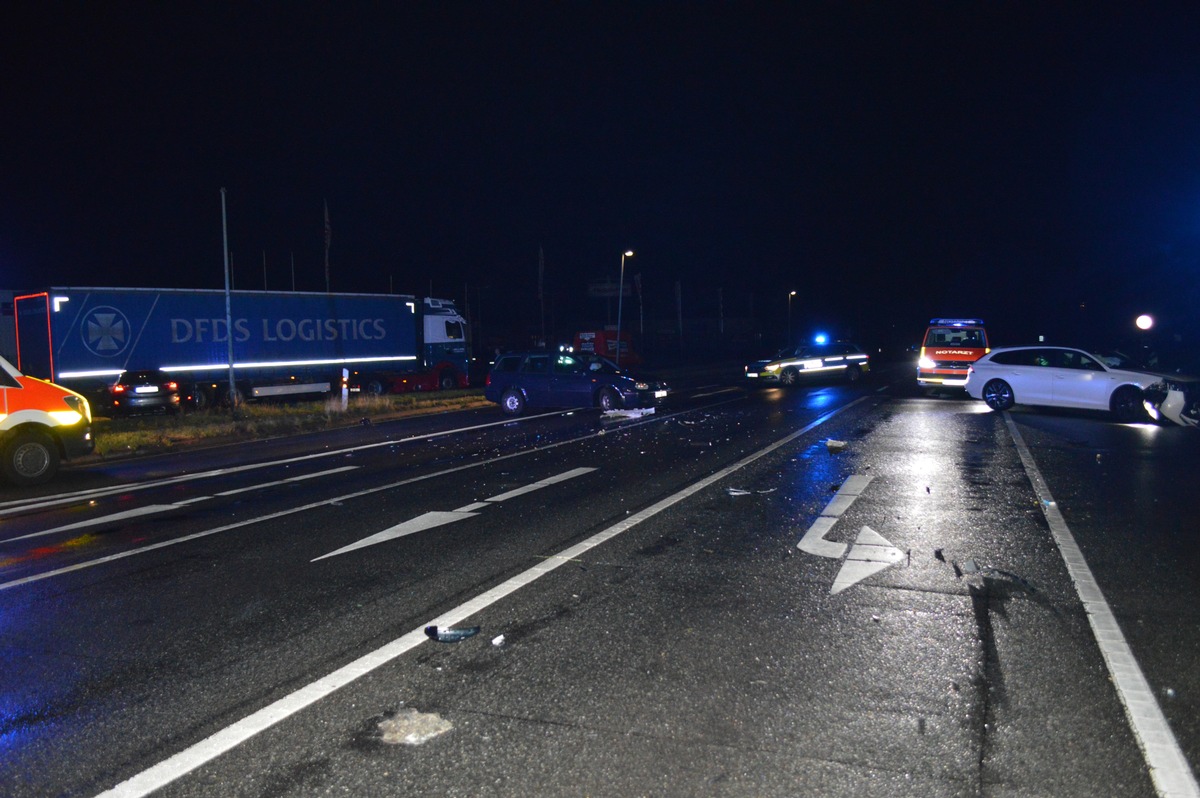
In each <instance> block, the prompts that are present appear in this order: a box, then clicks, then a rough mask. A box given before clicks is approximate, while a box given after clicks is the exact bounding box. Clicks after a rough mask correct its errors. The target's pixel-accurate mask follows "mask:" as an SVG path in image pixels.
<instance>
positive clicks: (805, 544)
mask: <svg viewBox="0 0 1200 798" xmlns="http://www.w3.org/2000/svg"><path fill="white" fill-rule="evenodd" d="M869 484H871V477H869V476H864V475H862V474H854V475H852V476H849V477H846V481H845V482H843V483H842V486H841V487H840V488H838V490H837V493H835V494H834V495H833V498H832V499H830V500H829V504H828V505H826V506H825V509H824V510H822V511H821V514H820V515H819V516H817V520H815V521H813V523H812V526H810V527H809V528H808V531H807V532H805V533H804V537H802V538H800V542H799V543H797V544H796V548H798V549H800V551H803V552H806V553H808V554H815V555H817V556H818V557H830V558H833V559H835V560H837V559H841V557H842V555H843V554H845V553H846V548H847V545H846V544H845V543H836V542H834V541H832V540H826V539H825V535H827V534H828V533H829V532H830V530H832V529H833V525H834V524H836V523H837V521H838V519H839V518H840V517H841V516H842V513H844V512H846V510H848V509H849V508H850V505H851V504H853V503H854V500H855V499H857V498H858V497H859V496H861V495H862V492H863V491H864V490H866V489H867V485H869Z"/></svg>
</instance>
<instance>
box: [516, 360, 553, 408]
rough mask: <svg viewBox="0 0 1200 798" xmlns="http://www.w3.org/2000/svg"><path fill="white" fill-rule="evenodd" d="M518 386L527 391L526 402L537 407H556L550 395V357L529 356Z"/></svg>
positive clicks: (523, 366)
mask: <svg viewBox="0 0 1200 798" xmlns="http://www.w3.org/2000/svg"><path fill="white" fill-rule="evenodd" d="M517 384H518V385H519V386H520V387H521V389H522V390H523V391H525V402H526V403H527V404H530V405H534V406H537V407H552V406H554V400H553V397H552V396H551V394H550V355H549V353H547V354H544V355H542V354H537V355H529V356H528V357H526V358H525V362H524V363H522V364H521V375H520V379H518V380H517Z"/></svg>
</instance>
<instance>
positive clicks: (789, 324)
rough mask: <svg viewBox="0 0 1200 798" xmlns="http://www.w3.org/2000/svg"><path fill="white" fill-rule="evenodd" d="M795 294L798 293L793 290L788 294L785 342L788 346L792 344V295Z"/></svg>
mask: <svg viewBox="0 0 1200 798" xmlns="http://www.w3.org/2000/svg"><path fill="white" fill-rule="evenodd" d="M795 295H796V292H795V291H792V292H790V293H789V294H788V328H787V341H786V342H785V343H784V346H787V347H791V345H792V297H794V296H795Z"/></svg>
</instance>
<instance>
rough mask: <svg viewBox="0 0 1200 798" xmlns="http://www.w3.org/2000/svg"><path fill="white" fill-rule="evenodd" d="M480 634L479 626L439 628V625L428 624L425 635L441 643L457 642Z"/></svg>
mask: <svg viewBox="0 0 1200 798" xmlns="http://www.w3.org/2000/svg"><path fill="white" fill-rule="evenodd" d="M477 634H479V627H478V626H465V627H463V628H461V629H439V628H438V627H437V626H426V627H425V635H426V637H428V638H429V639H430V640H436V641H438V642H439V643H457V642H459V641H460V640H466V639H467V638H468V637H474V636H475V635H477Z"/></svg>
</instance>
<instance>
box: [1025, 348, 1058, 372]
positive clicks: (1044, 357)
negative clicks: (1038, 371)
mask: <svg viewBox="0 0 1200 798" xmlns="http://www.w3.org/2000/svg"><path fill="white" fill-rule="evenodd" d="M1031 354H1032V357H1033V361H1032V362H1031V364H1030V365H1033V366H1042V367H1046V368H1048V367H1051V366H1059V365H1060V364H1061V363H1062V360H1061V358H1059V357H1058V353H1057V352H1056V351H1055V350H1053V349H1034V350H1032V351H1031Z"/></svg>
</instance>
